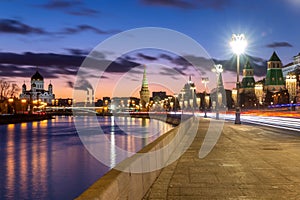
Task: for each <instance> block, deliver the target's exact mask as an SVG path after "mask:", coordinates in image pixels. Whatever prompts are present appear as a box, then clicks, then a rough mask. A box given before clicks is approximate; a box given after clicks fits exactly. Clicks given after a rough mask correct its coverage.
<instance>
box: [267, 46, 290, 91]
mask: <svg viewBox="0 0 300 200" xmlns="http://www.w3.org/2000/svg"><path fill="white" fill-rule="evenodd" d="M284 89H285V84H284V79H283V73H282V63H281V60H280V59H279V57H278V56H277V54H276V52H275V51H274V52H273V54H272V56H271V58H270V59H269V61H268V69H267V76H266V80H265V90H267V91H269V92H279V91H281V90H284Z"/></svg>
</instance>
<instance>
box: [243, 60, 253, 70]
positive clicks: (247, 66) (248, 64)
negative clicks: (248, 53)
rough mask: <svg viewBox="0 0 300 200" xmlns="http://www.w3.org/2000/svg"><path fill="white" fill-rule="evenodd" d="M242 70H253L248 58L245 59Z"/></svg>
mask: <svg viewBox="0 0 300 200" xmlns="http://www.w3.org/2000/svg"><path fill="white" fill-rule="evenodd" d="M244 69H253V67H252V66H251V64H250V61H249V59H248V58H247V61H246V63H245V65H244Z"/></svg>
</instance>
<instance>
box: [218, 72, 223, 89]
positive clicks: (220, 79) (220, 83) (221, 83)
mask: <svg viewBox="0 0 300 200" xmlns="http://www.w3.org/2000/svg"><path fill="white" fill-rule="evenodd" d="M218 87H219V88H221V87H224V85H223V78H222V73H220V74H219V76H218Z"/></svg>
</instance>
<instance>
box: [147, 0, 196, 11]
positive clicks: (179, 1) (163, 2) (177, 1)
mask: <svg viewBox="0 0 300 200" xmlns="http://www.w3.org/2000/svg"><path fill="white" fill-rule="evenodd" d="M142 2H143V3H145V4H147V5H158V6H168V7H178V8H186V9H188V8H194V6H195V5H194V4H193V3H191V2H188V1H184V0H143V1H142Z"/></svg>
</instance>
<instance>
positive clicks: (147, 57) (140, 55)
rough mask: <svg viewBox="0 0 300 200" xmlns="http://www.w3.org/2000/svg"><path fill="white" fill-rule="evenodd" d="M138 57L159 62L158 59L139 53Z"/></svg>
mask: <svg viewBox="0 0 300 200" xmlns="http://www.w3.org/2000/svg"><path fill="white" fill-rule="evenodd" d="M137 56H138V57H140V58H142V59H144V60H149V61H154V60H157V58H156V57H153V56H149V55H145V54H143V53H138V54H137Z"/></svg>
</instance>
